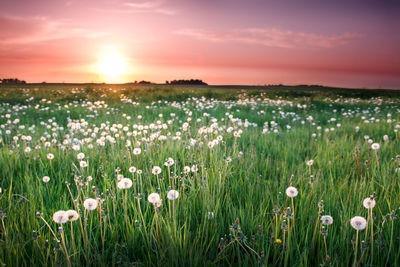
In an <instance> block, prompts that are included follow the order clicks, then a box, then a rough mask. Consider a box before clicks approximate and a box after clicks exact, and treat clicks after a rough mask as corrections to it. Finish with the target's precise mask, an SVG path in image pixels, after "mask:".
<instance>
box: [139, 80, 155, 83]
mask: <svg viewBox="0 0 400 267" xmlns="http://www.w3.org/2000/svg"><path fill="white" fill-rule="evenodd" d="M139 84H152V82H149V81H144V80H143V81H140V82H139Z"/></svg>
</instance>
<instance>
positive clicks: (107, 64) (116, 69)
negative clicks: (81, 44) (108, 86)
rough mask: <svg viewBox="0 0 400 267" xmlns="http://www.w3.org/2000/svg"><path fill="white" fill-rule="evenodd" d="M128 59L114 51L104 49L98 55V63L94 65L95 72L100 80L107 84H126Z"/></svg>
mask: <svg viewBox="0 0 400 267" xmlns="http://www.w3.org/2000/svg"><path fill="white" fill-rule="evenodd" d="M128 70H129V63H128V59H127V58H125V57H123V56H122V55H120V54H119V53H118V51H115V49H111V50H109V49H106V50H104V51H103V52H102V53H101V55H99V61H98V63H97V64H96V70H95V71H97V72H98V74H99V75H100V79H101V80H102V81H104V82H107V83H122V82H127V80H126V77H125V76H126V75H127V74H128Z"/></svg>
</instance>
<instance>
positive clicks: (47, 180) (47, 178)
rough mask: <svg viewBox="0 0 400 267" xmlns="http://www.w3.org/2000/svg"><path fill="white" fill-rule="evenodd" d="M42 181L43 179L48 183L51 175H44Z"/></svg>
mask: <svg viewBox="0 0 400 267" xmlns="http://www.w3.org/2000/svg"><path fill="white" fill-rule="evenodd" d="M42 181H43V183H48V182H49V181H50V177H49V176H43V178H42Z"/></svg>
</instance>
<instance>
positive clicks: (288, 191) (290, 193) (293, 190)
mask: <svg viewBox="0 0 400 267" xmlns="http://www.w3.org/2000/svg"><path fill="white" fill-rule="evenodd" d="M298 193H299V191H298V190H297V188H296V187H293V186H289V187H288V188H287V189H286V195H287V196H288V197H292V198H293V197H295V196H297V194H298Z"/></svg>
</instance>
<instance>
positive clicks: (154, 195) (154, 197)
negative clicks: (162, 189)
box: [147, 193, 161, 204]
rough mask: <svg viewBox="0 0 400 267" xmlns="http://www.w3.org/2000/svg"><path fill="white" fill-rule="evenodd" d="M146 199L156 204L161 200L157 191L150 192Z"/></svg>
mask: <svg viewBox="0 0 400 267" xmlns="http://www.w3.org/2000/svg"><path fill="white" fill-rule="evenodd" d="M147 200H148V201H149V202H150V203H151V204H156V203H157V202H158V201H160V200H161V198H160V195H159V194H157V193H151V194H150V195H149V196H148V197H147Z"/></svg>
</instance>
